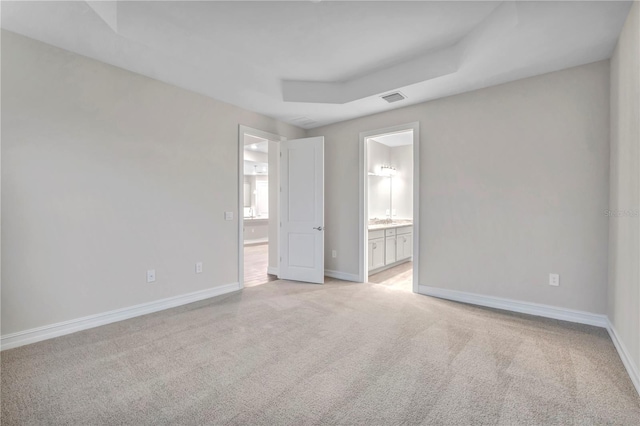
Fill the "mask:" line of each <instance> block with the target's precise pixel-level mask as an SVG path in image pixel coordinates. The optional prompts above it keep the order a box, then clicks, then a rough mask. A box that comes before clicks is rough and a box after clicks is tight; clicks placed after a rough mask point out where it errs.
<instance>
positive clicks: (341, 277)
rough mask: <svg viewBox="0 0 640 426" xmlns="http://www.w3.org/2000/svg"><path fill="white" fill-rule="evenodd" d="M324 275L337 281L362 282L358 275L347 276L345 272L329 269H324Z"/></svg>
mask: <svg viewBox="0 0 640 426" xmlns="http://www.w3.org/2000/svg"><path fill="white" fill-rule="evenodd" d="M324 275H325V276H326V277H330V278H335V279H338V280H344V281H354V282H357V283H358V282H362V281H360V276H359V275H358V274H349V273H346V272H340V271H333V270H331V269H325V270H324Z"/></svg>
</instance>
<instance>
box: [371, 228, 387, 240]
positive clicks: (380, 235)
mask: <svg viewBox="0 0 640 426" xmlns="http://www.w3.org/2000/svg"><path fill="white" fill-rule="evenodd" d="M374 238H384V229H378V230H375V231H369V239H370V240H373V239H374Z"/></svg>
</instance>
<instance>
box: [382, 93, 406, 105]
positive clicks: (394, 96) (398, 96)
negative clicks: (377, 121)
mask: <svg viewBox="0 0 640 426" xmlns="http://www.w3.org/2000/svg"><path fill="white" fill-rule="evenodd" d="M406 98H407V97H406V96H405V95H403V94H402V93H400V92H395V93H389V94H388V95H384V96H382V99H384V100H385V101H387V102H389V103H392V102H398V101H401V100H403V99H406Z"/></svg>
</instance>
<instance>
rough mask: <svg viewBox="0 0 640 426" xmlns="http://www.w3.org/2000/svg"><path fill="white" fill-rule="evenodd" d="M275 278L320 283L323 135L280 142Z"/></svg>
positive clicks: (321, 278) (321, 263) (322, 244)
mask: <svg viewBox="0 0 640 426" xmlns="http://www.w3.org/2000/svg"><path fill="white" fill-rule="evenodd" d="M280 157H281V158H280V185H281V186H280V192H281V194H280V268H279V273H278V278H280V279H287V280H294V281H304V282H310V283H318V284H322V283H324V137H322V136H319V137H312V138H304V139H292V140H289V141H283V142H281V143H280Z"/></svg>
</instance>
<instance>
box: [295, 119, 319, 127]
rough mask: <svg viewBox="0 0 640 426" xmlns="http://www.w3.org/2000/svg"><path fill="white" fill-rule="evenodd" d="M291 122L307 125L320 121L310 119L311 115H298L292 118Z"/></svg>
mask: <svg viewBox="0 0 640 426" xmlns="http://www.w3.org/2000/svg"><path fill="white" fill-rule="evenodd" d="M291 124H294V125H297V126H302V127H307V126H312V125H314V124H318V122H317V121H314V120H312V119H310V118H309V117H296V118H292V119H291Z"/></svg>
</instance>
